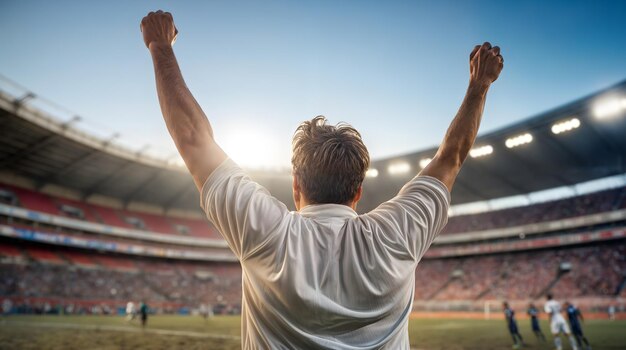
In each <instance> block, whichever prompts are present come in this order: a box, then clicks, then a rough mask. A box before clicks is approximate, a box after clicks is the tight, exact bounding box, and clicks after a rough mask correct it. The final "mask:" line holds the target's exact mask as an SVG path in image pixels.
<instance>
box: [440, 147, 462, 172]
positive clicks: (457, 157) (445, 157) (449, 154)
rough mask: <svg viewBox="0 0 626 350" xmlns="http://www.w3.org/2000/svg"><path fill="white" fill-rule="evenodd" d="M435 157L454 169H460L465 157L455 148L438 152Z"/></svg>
mask: <svg viewBox="0 0 626 350" xmlns="http://www.w3.org/2000/svg"><path fill="white" fill-rule="evenodd" d="M435 157H436V158H437V159H438V160H439V162H441V163H443V164H445V165H446V166H447V167H449V168H455V169H460V168H461V166H462V165H463V162H464V161H465V158H466V157H465V156H463V155H462V152H460V151H455V150H446V151H443V152H439V153H438V154H437V155H436V156H435Z"/></svg>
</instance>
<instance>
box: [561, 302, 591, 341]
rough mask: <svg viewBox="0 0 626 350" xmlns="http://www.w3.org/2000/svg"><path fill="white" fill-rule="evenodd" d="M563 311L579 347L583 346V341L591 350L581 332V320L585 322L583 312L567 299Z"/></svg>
mask: <svg viewBox="0 0 626 350" xmlns="http://www.w3.org/2000/svg"><path fill="white" fill-rule="evenodd" d="M565 313H566V314H567V319H568V320H569V325H570V327H571V328H572V334H573V335H574V337H576V342H577V343H578V346H579V347H581V348H582V347H583V343H585V347H586V348H587V350H591V345H590V344H589V340H587V337H585V335H584V334H583V327H582V325H581V322H585V319H584V318H583V314H582V313H581V312H580V310H579V309H578V308H577V307H576V306H574V305H573V304H572V303H570V302H569V301H566V302H565Z"/></svg>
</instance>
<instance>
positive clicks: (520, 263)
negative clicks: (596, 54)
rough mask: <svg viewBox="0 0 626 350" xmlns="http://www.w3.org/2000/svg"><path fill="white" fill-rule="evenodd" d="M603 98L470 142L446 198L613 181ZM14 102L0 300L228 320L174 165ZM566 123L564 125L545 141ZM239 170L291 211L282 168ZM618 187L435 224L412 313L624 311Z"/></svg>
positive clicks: (385, 182)
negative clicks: (515, 143)
mask: <svg viewBox="0 0 626 350" xmlns="http://www.w3.org/2000/svg"><path fill="white" fill-rule="evenodd" d="M25 93H26V92H25ZM605 93H606V94H609V93H610V94H613V95H615V94H624V95H626V82H623V83H621V84H618V85H616V86H614V87H611V88H609V89H607V90H604V91H600V92H598V93H596V94H594V95H591V96H588V97H585V98H583V99H580V100H577V101H574V102H572V103H569V104H567V105H564V106H562V107H559V108H556V109H554V110H551V111H549V112H546V113H544V114H541V115H538V116H536V117H532V118H529V119H527V120H524V121H522V122H521V123H519V124H516V125H513V126H510V127H507V128H503V129H500V130H496V131H495V132H493V133H490V134H487V135H483V136H481V137H480V139H479V143H481V144H487V143H489V144H492V145H494V152H493V154H492V155H490V156H488V157H484V158H476V159H468V161H467V163H466V165H464V167H463V171H462V172H461V174H460V176H459V179H458V182H457V184H455V190H454V194H453V204H464V203H472V202H475V201H490V200H494V199H501V198H503V197H507V196H526V195H529V194H530V193H532V192H535V191H543V190H549V189H553V188H556V187H562V186H575V185H577V184H580V183H582V182H586V181H592V180H598V179H601V178H606V177H609V176H622V177H624V174H626V168H624V164H626V162H624V158H623V157H624V154H626V138H624V137H623V135H624V131H625V130H626V118H622V119H619V118H616V119H614V120H613V121H612V123H611V124H610V125H608V124H607V125H604V124H601V123H600V122H598V121H597V120H596V119H593V118H592V111H591V110H590V107H589V106H590V105H592V104H593V102H594V101H595V99H596V98H597V97H598V96H600V97H601V96H603V94H605ZM21 101H22V100H20V99H19V96H17V97H16V96H12V95H8V94H6V93H5V92H4V91H3V90H2V85H1V82H0V123H1V125H3V129H2V130H1V131H0V132H1V133H2V136H3V137H2V138H0V165H1V166H2V167H1V168H0V299H6V298H9V299H10V300H12V301H13V305H14V308H15V310H14V311H16V312H24V313H59V312H65V313H117V312H120V310H123V306H124V305H125V304H126V302H128V301H129V300H133V301H140V300H146V301H149V303H150V305H151V306H154V307H155V308H156V309H157V310H158V311H159V312H180V313H186V312H189V310H191V309H193V308H197V307H198V306H199V305H200V304H210V305H213V308H214V311H215V312H216V313H224V312H226V313H230V312H232V313H236V312H238V310H239V309H240V302H241V278H242V271H241V268H240V266H239V264H238V263H237V262H236V259H235V257H234V255H233V254H232V253H231V252H230V251H229V249H228V246H227V245H226V243H225V241H224V240H223V239H221V237H220V235H219V233H218V232H216V231H215V230H214V229H213V228H212V226H210V224H209V223H208V222H207V221H206V220H205V219H204V218H203V214H202V212H201V211H200V209H199V208H198V203H199V198H198V194H197V190H196V188H195V185H194V184H193V182H192V181H191V180H190V178H189V176H188V174H187V173H186V171H185V170H184V169H182V168H181V167H180V166H177V165H172V164H170V163H168V162H167V161H163V160H160V159H155V158H151V157H148V156H144V155H140V152H136V151H132V150H127V149H124V148H121V147H118V146H116V145H114V144H111V143H110V142H109V141H107V140H101V139H98V138H95V137H93V136H90V135H87V134H85V133H84V132H81V131H80V130H76V129H74V127H73V126H68V125H65V124H63V123H62V122H58V121H56V120H54V118H52V117H50V116H48V115H47V114H46V113H45V111H41V110H40V109H39V108H41V105H37V107H33V106H30V105H28V104H26V105H23V104H21V103H22V102H21ZM622 114H623V115H626V113H622ZM574 115H576V116H577V117H578V118H580V127H579V128H578V129H576V130H575V131H571V133H564V134H559V135H556V133H553V132H551V131H550V126H551V125H552V126H553V125H556V124H557V123H560V122H562V121H563V120H569V119H570V118H572V116H574ZM591 123H595V124H594V125H593V127H586V125H587V124H591ZM522 131H523V132H532V133H533V135H534V140H535V141H533V144H530V145H526V146H524V147H520V148H516V149H508V148H504V147H502V145H503V144H504V140H505V139H506V138H507V137H509V136H510V135H515V134H519V133H520V132H522ZM42 140H44V141H42ZM607 145H608V146H607ZM533 147H534V148H533ZM434 150H435V149H434V148H433V149H426V150H421V151H418V152H415V153H413V154H409V155H403V156H398V157H391V158H388V159H379V160H375V161H373V162H372V167H374V168H378V169H380V171H379V175H378V177H376V178H368V179H366V182H365V186H364V198H363V200H362V202H361V203H360V204H359V208H360V210H362V211H369V210H371V209H373V208H375V207H376V206H377V205H378V204H379V203H381V202H382V201H384V200H386V199H388V198H391V196H393V195H394V194H395V193H397V191H398V190H399V189H400V188H401V186H402V185H403V184H404V183H405V182H406V181H407V180H408V179H409V177H410V176H413V174H414V172H413V171H411V172H408V173H407V174H402V175H391V174H387V173H386V172H385V171H384V170H383V169H385V168H386V167H387V166H388V165H390V164H394V163H396V162H407V163H408V164H413V165H418V164H419V162H420V160H421V159H423V158H425V157H432V155H433V154H434V153H433V152H434ZM50 158H54V159H58V161H57V162H54V163H51V162H49V161H47V159H50ZM24 160H28V161H24ZM408 168H411V166H409V167H408ZM411 169H412V168H411ZM413 170H414V169H413ZM251 176H252V177H253V178H255V179H258V181H259V182H261V183H262V184H263V185H264V186H266V187H267V188H268V189H269V190H270V192H271V193H273V194H274V195H275V196H277V197H278V198H279V199H280V200H281V201H283V202H285V203H286V204H287V205H289V206H291V208H292V209H293V207H292V204H291V202H292V201H291V197H290V196H291V194H290V191H289V189H290V188H291V185H290V181H291V178H290V176H289V174H288V173H287V172H279V171H277V172H267V173H258V172H251ZM121 178H123V179H124V181H123V184H122V182H120V181H117V180H118V179H121ZM619 186H620V187H615V188H610V189H607V188H602V189H601V190H598V191H597V192H591V193H586V194H582V195H578V196H574V197H570V198H560V199H556V200H552V201H546V202H543V203H533V204H531V205H526V206H520V207H515V208H508V209H502V210H491V211H486V212H483V213H478V214H471V215H470V214H468V215H457V216H453V217H450V219H449V222H448V225H447V226H446V228H445V230H444V232H443V234H442V235H441V236H440V237H439V238H438V239H437V240H436V241H435V242H434V243H433V246H432V247H431V248H430V249H429V251H428V252H427V254H426V255H425V256H424V258H423V259H422V261H421V262H420V264H419V265H418V268H417V271H416V289H415V308H416V310H474V311H476V310H482V309H483V307H484V306H485V305H488V304H489V303H495V304H499V303H500V302H501V301H502V299H508V300H509V301H511V302H512V304H513V305H518V306H521V307H524V306H525V304H526V303H527V302H528V301H531V300H536V299H537V298H541V297H542V295H543V294H545V293H546V292H547V291H551V292H553V293H555V294H556V295H558V296H559V297H560V298H569V299H570V300H575V301H576V303H577V305H579V306H581V307H583V308H584V309H585V310H586V311H587V310H604V309H605V308H606V306H607V305H609V304H611V305H612V304H616V305H618V306H619V307H621V308H622V310H623V309H624V308H625V307H626V300H624V298H625V297H626V187H624V186H623V182H622V184H621V185H619ZM146 208H149V210H148V209H146ZM516 303H517V304H516Z"/></svg>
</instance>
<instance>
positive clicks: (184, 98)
mask: <svg viewBox="0 0 626 350" xmlns="http://www.w3.org/2000/svg"><path fill="white" fill-rule="evenodd" d="M150 53H151V55H152V61H153V63H154V74H155V80H156V86H157V94H158V97H159V104H160V106H161V112H162V113H163V118H164V119H165V123H166V125H167V129H168V131H169V132H170V135H171V136H172V138H173V139H174V142H175V143H176V146H177V147H179V149H180V146H183V145H186V144H190V143H191V144H193V143H194V142H197V141H198V140H200V139H202V138H206V137H209V138H211V139H212V138H213V130H212V129H211V125H210V124H209V121H208V119H207V117H206V115H205V114H204V112H203V111H202V108H201V107H200V105H199V104H198V102H197V101H196V99H195V98H194V97H193V95H192V94H191V92H190V91H189V89H188V88H187V85H186V84H185V81H184V80H183V76H182V74H181V72H180V68H179V67H178V62H177V61H176V56H175V55H174V51H173V49H172V47H171V46H170V45H150Z"/></svg>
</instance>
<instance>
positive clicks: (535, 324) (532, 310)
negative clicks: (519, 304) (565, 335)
mask: <svg viewBox="0 0 626 350" xmlns="http://www.w3.org/2000/svg"><path fill="white" fill-rule="evenodd" d="M526 313H527V314H528V316H529V317H530V328H531V329H532V330H533V333H535V337H537V339H538V340H541V341H542V342H545V341H546V336H545V335H543V332H542V331H541V327H539V309H537V307H536V306H535V304H533V303H530V304H529V305H528V310H527V311H526Z"/></svg>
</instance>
